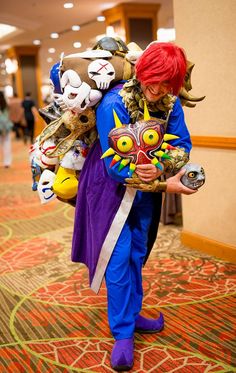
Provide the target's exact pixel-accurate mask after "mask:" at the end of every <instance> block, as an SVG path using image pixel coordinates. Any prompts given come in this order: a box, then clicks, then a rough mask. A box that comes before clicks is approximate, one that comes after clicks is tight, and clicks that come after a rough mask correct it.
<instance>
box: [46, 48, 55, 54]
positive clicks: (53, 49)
mask: <svg viewBox="0 0 236 373" xmlns="http://www.w3.org/2000/svg"><path fill="white" fill-rule="evenodd" d="M48 52H49V53H55V52H56V49H55V48H49V49H48Z"/></svg>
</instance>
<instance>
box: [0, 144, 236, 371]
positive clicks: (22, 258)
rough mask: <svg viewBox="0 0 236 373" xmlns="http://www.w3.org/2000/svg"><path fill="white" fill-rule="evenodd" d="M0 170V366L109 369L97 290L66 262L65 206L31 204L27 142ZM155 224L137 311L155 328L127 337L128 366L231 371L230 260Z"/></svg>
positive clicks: (235, 359)
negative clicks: (192, 246) (159, 323)
mask: <svg viewBox="0 0 236 373" xmlns="http://www.w3.org/2000/svg"><path fill="white" fill-rule="evenodd" d="M13 148H14V160H13V165H12V167H11V168H10V169H4V168H3V167H2V166H1V168H0V206H1V209H0V244H1V245H0V289H1V293H0V338H1V339H0V344H1V346H0V372H4V373H5V372H7V373H8V372H12V373H17V372H25V373H31V372H37V373H44V372H47V373H49V372H52V373H57V372H104V373H105V372H112V369H111V368H110V365H109V358H110V352H111V349H112V344H113V339H112V337H111V335H110V332H109V327H108V323H107V316H106V296H105V288H104V287H102V289H101V291H100V293H99V295H95V294H94V293H93V292H92V291H91V290H90V289H89V287H88V276H87V271H86V268H85V267H84V266H83V265H78V264H75V263H72V262H71V261H70V247H71V236H72V227H73V214H74V209H73V208H72V207H71V206H69V205H66V204H63V203H62V202H58V201H57V200H56V201H53V202H52V203H50V204H48V205H41V204H40V202H39V200H38V196H37V193H35V192H32V191H31V174H30V170H29V166H28V158H27V157H28V155H27V150H28V147H27V146H26V145H23V144H22V143H21V142H15V141H14V142H13ZM179 230H180V228H178V227H174V226H161V227H160V231H159V237H158V241H157V242H156V245H155V249H154V251H153V253H152V255H151V257H150V260H149V261H148V263H147V265H146V267H145V269H144V289H145V298H144V307H143V314H144V315H146V316H149V317H156V316H157V315H158V314H159V311H162V312H163V313H164V316H165V321H166V324H165V329H164V330H163V331H162V332H161V333H160V334H154V335H136V336H135V362H134V367H133V369H132V372H138V373H149V372H150V373H151V372H153V373H158V372H166V373H171V372H175V373H176V372H177V373H195V372H196V373H198V372H199V373H203V372H207V373H208V372H236V332H235V330H236V328H235V325H236V318H235V316H236V297H235V295H236V265H234V264H231V263H225V262H223V261H220V260H218V259H215V258H211V257H209V256H207V255H204V254H202V253H199V252H195V251H193V250H189V249H187V248H185V247H183V246H182V245H181V243H180V241H179Z"/></svg>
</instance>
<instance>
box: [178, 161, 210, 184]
mask: <svg viewBox="0 0 236 373" xmlns="http://www.w3.org/2000/svg"><path fill="white" fill-rule="evenodd" d="M183 168H184V169H185V170H186V172H185V174H184V175H183V176H182V177H181V182H182V184H184V185H185V186H186V187H187V188H190V189H199V188H200V187H201V186H202V185H203V184H204V183H205V172H204V169H203V167H202V166H200V165H199V164H194V163H188V164H186V165H185V166H184V167H183Z"/></svg>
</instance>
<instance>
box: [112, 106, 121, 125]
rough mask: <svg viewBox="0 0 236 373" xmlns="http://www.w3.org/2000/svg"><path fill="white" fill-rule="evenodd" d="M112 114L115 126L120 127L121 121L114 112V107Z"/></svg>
mask: <svg viewBox="0 0 236 373" xmlns="http://www.w3.org/2000/svg"><path fill="white" fill-rule="evenodd" d="M113 116H114V120H115V125H116V128H119V127H122V123H121V121H120V119H119V117H118V115H117V114H116V111H115V110H114V109H113Z"/></svg>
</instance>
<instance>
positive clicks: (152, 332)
mask: <svg viewBox="0 0 236 373" xmlns="http://www.w3.org/2000/svg"><path fill="white" fill-rule="evenodd" d="M163 329H164V326H163V327H162V328H161V329H155V330H153V329H150V330H145V329H136V328H135V329H134V332H135V333H140V334H155V333H160V332H161V331H162V330H163Z"/></svg>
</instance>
